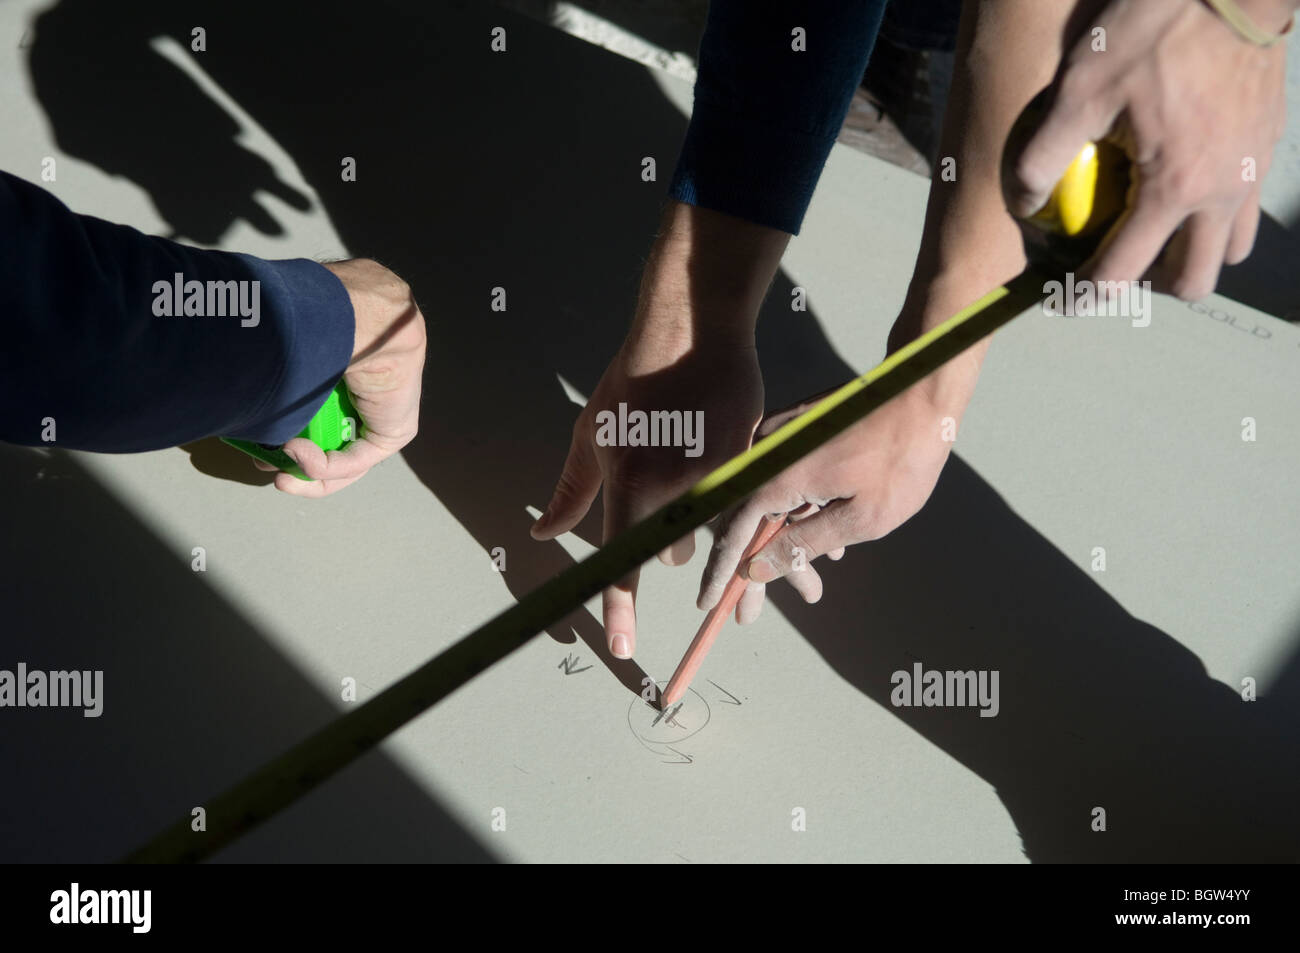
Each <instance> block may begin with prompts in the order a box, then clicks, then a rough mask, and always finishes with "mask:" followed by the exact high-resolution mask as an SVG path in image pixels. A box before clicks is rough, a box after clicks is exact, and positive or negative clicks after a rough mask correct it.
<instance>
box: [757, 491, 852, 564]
mask: <svg viewBox="0 0 1300 953" xmlns="http://www.w3.org/2000/svg"><path fill="white" fill-rule="evenodd" d="M849 506H850V501H848V500H840V501H837V502H835V503H833V504H831V505H830V506H828V507H827V508H826V509H824V510H821V511H820V512H818V513H815V514H814V515H812V516H809V517H808V518H807V519H803V520H799V521H798V522H796V523H789V524H787V525H786V527H785V529H783V530H781V532H779V533H777V534H776V536H775V537H774V538H773V539H772V541H771V542H770V543H768V544H767V545H766V546H764V547H763V548H762V549H761V550H759V551H758V553H757V554H755V556H754V558H753V559H751V560H750V561H749V565H748V567H741V572H742V574H744V575H745V576H746V578H748V579H750V580H751V581H753V582H771V581H772V580H774V579H780V578H781V577H782V576H785V575H787V574H789V573H791V572H796V571H798V570H800V569H804V568H806V567H807V566H808V565H809V564H810V563H811V562H812V561H813V560H814V559H816V558H817V557H818V556H821V555H822V554H823V553H829V552H831V551H832V550H836V549H839V548H840V547H842V546H847V545H850V544H852V543H856V542H857V541H858V539H857V536H856V535H855V534H854V533H853V530H852V528H851V527H850V526H849V522H848V519H847V515H848V513H849Z"/></svg>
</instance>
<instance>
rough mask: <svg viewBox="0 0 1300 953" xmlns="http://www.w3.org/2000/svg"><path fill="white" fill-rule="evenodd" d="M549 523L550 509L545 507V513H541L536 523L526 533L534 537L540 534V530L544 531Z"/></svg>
mask: <svg viewBox="0 0 1300 953" xmlns="http://www.w3.org/2000/svg"><path fill="white" fill-rule="evenodd" d="M550 521H551V509H550V507H547V508H546V512H545V513H543V514H542V515H541V516H540V517H538V519H537V522H536V523H534V524H533V525H532V527H531V528H530V529H529V530H528V531H529V532H530V533H533V534H534V535H535V534H537V533H540V532H541V531H542V530H544V529H546V524H547V523H549V522H550Z"/></svg>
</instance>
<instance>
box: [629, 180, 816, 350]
mask: <svg viewBox="0 0 1300 953" xmlns="http://www.w3.org/2000/svg"><path fill="white" fill-rule="evenodd" d="M789 241H790V235H789V234H788V233H786V232H783V231H780V230H779V229H776V228H769V227H767V226H764V225H755V224H754V223H752V222H747V221H745V220H743V219H739V218H735V217H734V216H731V215H725V214H723V213H721V212H714V211H711V210H709V209H705V208H700V207H697V206H692V205H686V204H684V203H681V202H670V203H669V205H668V207H667V208H666V209H665V211H664V216H663V221H662V224H661V228H660V232H659V235H658V237H657V238H656V239H655V243H654V247H653V248H652V249H651V251H650V257H649V260H648V261H647V262H646V267H645V271H644V274H643V276H642V280H641V292H640V298H639V300H638V303H637V312H636V318H635V320H634V321H633V323H632V328H631V331H630V332H629V335H628V350H629V351H630V352H632V353H640V354H645V355H649V354H651V353H652V352H653V353H665V354H672V355H677V354H681V353H684V352H686V351H689V350H693V349H695V348H697V347H705V348H708V347H715V346H721V347H745V346H753V343H754V328H755V324H756V322H757V320H758V311H759V308H760V306H761V305H762V303H763V297H764V296H765V295H766V294H767V289H768V287H769V286H770V285H771V283H772V279H773V277H774V276H775V275H776V270H777V268H778V267H779V265H780V263H781V256H782V255H783V254H784V253H785V249H786V245H788V244H789ZM646 345H653V347H647V346H646ZM649 359H651V360H653V358H649ZM658 369H659V368H657V367H649V366H644V367H637V368H630V369H629V370H631V371H632V372H633V373H649V372H652V371H654V370H658Z"/></svg>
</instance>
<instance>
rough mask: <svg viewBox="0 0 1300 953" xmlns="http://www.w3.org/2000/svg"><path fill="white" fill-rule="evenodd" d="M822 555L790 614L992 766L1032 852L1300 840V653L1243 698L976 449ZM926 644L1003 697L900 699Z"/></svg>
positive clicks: (1282, 857)
mask: <svg viewBox="0 0 1300 953" xmlns="http://www.w3.org/2000/svg"><path fill="white" fill-rule="evenodd" d="M1152 570H1153V571H1155V572H1158V571H1159V567H1152ZM818 571H819V572H821V573H822V575H823V578H824V579H825V584H826V595H825V597H824V598H823V599H822V601H821V602H820V603H819V604H817V605H815V606H809V605H806V604H804V603H803V602H802V601H801V600H800V599H799V598H798V597H797V596H796V595H795V594H794V593H793V592H792V591H790V590H788V589H787V588H786V587H780V588H778V587H769V589H768V591H769V593H771V594H772V596H773V601H774V602H775V603H776V605H777V606H778V607H779V608H780V610H781V612H782V613H783V614H784V615H785V616H786V617H787V618H788V619H789V620H790V621H791V622H792V623H793V624H794V625H795V626H796V627H797V628H798V629H799V631H800V632H801V633H803V635H804V637H805V638H807V639H808V641H809V643H810V644H811V645H813V646H814V647H815V648H816V649H817V651H818V652H820V653H821V655H822V656H823V657H824V658H825V659H826V660H827V662H828V663H830V664H831V665H832V666H833V667H834V668H835V670H836V671H837V672H839V673H840V674H841V675H842V676H843V677H844V678H845V679H847V680H848V681H849V682H850V683H852V684H853V685H854V686H855V687H857V688H858V689H859V690H860V691H862V692H863V694H865V695H867V696H868V697H870V698H872V699H874V700H875V701H876V702H878V703H879V704H881V705H883V706H886V707H888V708H890V709H891V710H892V711H893V712H894V714H896V715H897V716H898V717H899V718H901V719H902V720H903V721H904V722H906V723H907V724H908V725H909V726H911V727H912V728H913V729H915V730H916V731H917V732H919V733H920V734H921V735H923V736H924V737H925V738H926V739H927V740H929V741H931V742H933V743H934V744H936V745H938V746H939V747H940V748H942V749H944V750H945V751H947V752H948V753H949V754H951V755H952V756H953V757H955V758H957V759H958V760H960V761H961V762H962V763H963V764H964V765H966V766H967V767H968V768H970V769H971V770H972V771H975V772H977V773H978V774H979V775H980V776H981V777H982V778H984V779H985V780H986V781H988V782H989V784H991V785H992V786H993V787H994V788H995V789H996V790H997V792H998V796H999V797H1000V798H1001V799H1002V801H1003V803H1004V804H1005V805H1006V807H1007V809H1008V811H1009V812H1010V813H1011V816H1012V817H1013V818H1014V820H1015V822H1016V826H1017V827H1018V829H1019V831H1020V835H1021V838H1022V842H1023V847H1024V851H1025V853H1026V855H1027V856H1028V857H1029V858H1030V859H1032V860H1034V861H1040V862H1061V861H1070V862H1093V861H1096V862H1103V861H1104V862H1128V861H1140V862H1153V861H1161V862H1179V863H1182V862H1210V861H1256V862H1258V861H1271V862H1283V861H1286V862H1293V861H1295V860H1296V859H1297V858H1298V857H1300V815H1297V812H1296V808H1295V805H1296V804H1297V803H1300V801H1298V800H1297V798H1298V797H1300V760H1297V758H1296V756H1295V754H1296V725H1297V724H1300V720H1297V715H1300V710H1298V709H1300V692H1297V688H1300V685H1297V681H1298V679H1297V678H1296V676H1295V674H1294V672H1295V670H1296V668H1297V666H1296V662H1295V661H1294V660H1293V661H1292V663H1291V666H1290V671H1291V672H1292V673H1293V674H1292V675H1290V676H1289V677H1287V676H1284V677H1282V678H1279V679H1277V680H1276V683H1275V684H1274V685H1273V686H1272V687H1271V690H1270V691H1269V692H1268V693H1267V694H1265V695H1264V696H1263V697H1261V699H1260V700H1258V701H1254V702H1246V701H1243V699H1242V697H1241V695H1240V694H1238V692H1237V691H1235V690H1233V689H1232V688H1229V687H1228V686H1227V685H1225V684H1223V683H1222V682H1219V681H1216V680H1214V679H1213V678H1211V677H1209V676H1208V675H1207V673H1206V671H1205V668H1204V666H1203V665H1202V664H1201V662H1200V660H1199V659H1198V658H1197V657H1196V656H1195V655H1194V654H1193V653H1191V652H1190V651H1188V650H1187V649H1186V648H1184V647H1183V646H1182V645H1181V644H1179V643H1178V642H1177V641H1176V640H1175V639H1173V638H1171V637H1170V636H1169V635H1167V634H1165V633H1164V632H1161V631H1160V630H1159V629H1156V628H1155V627H1154V626H1151V625H1148V624H1147V623H1145V622H1142V621H1141V620H1138V619H1135V618H1133V617H1132V616H1131V615H1130V614H1129V613H1128V612H1126V611H1125V610H1124V608H1123V607H1122V606H1121V605H1120V604H1119V603H1117V602H1116V601H1115V600H1114V599H1112V598H1111V597H1110V596H1109V595H1108V594H1107V593H1106V592H1105V591H1104V590H1103V589H1102V588H1101V587H1100V586H1099V585H1097V584H1096V582H1094V581H1093V579H1092V578H1091V577H1090V576H1089V575H1088V574H1087V573H1085V572H1084V571H1083V570H1081V569H1079V568H1078V567H1076V566H1074V565H1073V564H1072V563H1071V562H1070V561H1069V560H1068V559H1067V558H1066V557H1065V556H1064V555H1063V554H1062V553H1060V552H1059V551H1058V550H1057V549H1056V548H1055V547H1054V546H1052V545H1051V543H1049V542H1048V541H1047V540H1045V539H1043V537H1042V536H1041V535H1040V534H1039V533H1037V532H1036V531H1035V530H1034V529H1033V527H1031V526H1029V525H1028V524H1027V523H1025V522H1024V520H1022V519H1020V517H1018V516H1017V515H1016V514H1015V513H1014V512H1013V511H1012V510H1011V509H1010V508H1009V507H1008V506H1007V505H1006V503H1005V502H1004V501H1003V500H1002V499H1001V498H1000V497H999V496H998V494H997V492H996V491H995V490H993V488H992V487H990V486H989V485H988V484H987V483H986V482H985V481H984V480H982V479H981V478H980V477H979V475H978V474H977V473H976V472H975V471H974V470H973V469H972V468H971V467H970V466H969V465H967V464H966V463H965V461H963V460H962V459H960V458H959V457H957V456H955V455H954V456H953V457H952V458H951V459H950V460H949V462H948V464H947V466H946V467H945V469H944V472H943V475H942V477H941V478H940V481H939V485H938V487H937V488H936V489H935V492H934V494H933V496H932V497H931V498H930V501H929V502H928V503H927V504H926V506H925V508H924V509H922V511H921V512H920V513H919V514H918V515H917V516H915V517H913V518H912V519H911V520H910V521H909V522H907V523H906V524H904V525H903V526H902V527H901V528H900V529H898V530H896V531H894V532H893V533H892V534H890V535H889V536H888V537H886V538H885V539H883V540H881V541H879V542H876V543H872V544H870V545H866V546H859V547H855V548H854V549H851V550H850V552H849V554H848V555H846V556H845V558H844V560H843V561H841V562H840V563H828V564H826V565H825V566H824V567H822V566H820V564H819V570H818ZM864 581H865V583H866V584H865V585H864ZM1296 645H1297V646H1300V640H1297V643H1296ZM1298 657H1300V656H1298ZM918 662H919V663H921V664H922V665H923V667H924V669H927V670H930V669H934V670H940V671H945V670H955V671H970V670H976V671H978V670H987V671H998V672H999V694H1000V705H999V711H998V713H997V715H996V716H995V717H987V718H985V717H980V716H979V713H978V711H976V710H975V709H973V708H939V707H935V708H926V707H910V708H909V707H898V706H895V705H894V704H893V702H892V700H891V692H892V691H893V688H894V682H892V681H891V676H892V674H893V673H894V672H895V671H899V670H902V671H907V672H912V671H913V666H914V665H915V664H916V663H918ZM1261 682H1262V679H1261ZM1097 808H1101V809H1102V810H1103V811H1104V812H1105V814H1104V820H1105V825H1106V826H1105V830H1104V831H1101V830H1094V827H1093V825H1094V820H1095V818H1096V817H1097V815H1094V811H1095V810H1096V809H1097Z"/></svg>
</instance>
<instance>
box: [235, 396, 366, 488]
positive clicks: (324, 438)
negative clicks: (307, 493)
mask: <svg viewBox="0 0 1300 953" xmlns="http://www.w3.org/2000/svg"><path fill="white" fill-rule="evenodd" d="M298 436H299V437H305V438H306V439H308V440H310V441H311V442H312V443H314V444H316V446H318V447H320V448H321V449H322V450H326V451H329V450H342V449H343V448H344V447H346V446H347V445H348V444H350V443H352V442H353V441H354V440H359V439H360V438H361V418H360V417H359V416H358V415H357V409H356V408H355V407H354V406H353V405H352V395H351V394H349V393H348V385H347V384H345V383H344V382H343V381H339V382H338V383H337V384H336V385H334V389H333V390H332V391H330V394H329V396H328V397H327V398H325V403H324V404H323V405H322V406H321V409H320V410H318V411H316V414H315V416H313V417H312V419H311V420H309V421H308V422H307V426H306V427H303V428H302V432H301V433H299V434H298ZM221 440H222V442H223V443H228V444H230V446H232V447H234V448H235V449H236V450H242V451H244V453H246V454H248V455H249V456H250V457H253V458H255V459H257V460H261V461H262V462H263V463H269V464H271V466H273V467H275V468H276V469H277V470H283V471H284V472H285V473H290V474H292V475H293V476H295V477H297V478H298V479H299V480H310V479H311V478H310V477H308V476H307V474H305V473H303V472H302V470H301V469H300V468H299V467H298V464H296V463H294V462H293V458H292V457H290V456H289V455H288V454H287V453H285V452H284V450H283V449H282V448H281V447H276V446H271V445H268V444H262V443H253V442H251V441H248V440H235V439H232V438H230V437H222V438H221Z"/></svg>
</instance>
